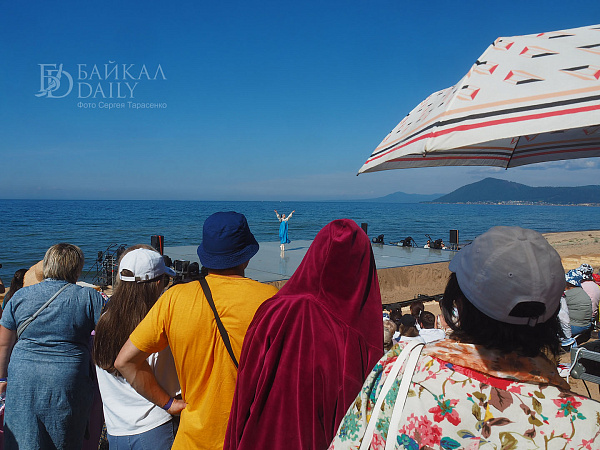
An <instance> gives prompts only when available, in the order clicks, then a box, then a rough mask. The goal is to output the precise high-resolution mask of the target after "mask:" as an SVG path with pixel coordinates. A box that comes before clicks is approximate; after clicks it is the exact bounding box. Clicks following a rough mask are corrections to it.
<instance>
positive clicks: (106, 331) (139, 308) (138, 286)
mask: <svg viewBox="0 0 600 450" xmlns="http://www.w3.org/2000/svg"><path fill="white" fill-rule="evenodd" d="M138 248H145V249H148V250H154V249H153V248H152V247H150V246H147V245H142V244H140V245H134V246H133V247H129V248H128V249H127V250H125V252H123V254H122V255H121V258H123V256H125V255H126V254H127V253H129V252H130V251H132V250H136V249H138ZM162 277H163V276H162V275H161V276H160V277H157V278H155V279H153V280H149V281H144V282H143V283H137V282H135V281H122V280H119V282H118V283H117V284H116V287H115V289H114V293H113V295H112V297H111V298H110V301H109V302H108V303H107V304H106V306H105V311H104V314H102V317H100V320H99V321H98V323H97V324H96V335H95V337H94V346H93V349H92V354H93V357H94V362H95V363H96V365H97V366H98V367H101V368H102V369H104V370H106V371H107V372H109V373H111V374H113V375H120V373H119V371H118V370H117V369H115V366H114V363H115V359H117V355H118V354H119V352H120V351H121V348H122V347H123V345H124V344H125V342H127V339H129V335H130V334H131V333H132V332H133V330H134V329H135V327H137V326H138V324H139V323H140V322H141V321H142V319H143V318H144V317H146V314H148V311H150V308H152V306H153V305H154V303H156V300H158V298H159V297H160V294H161V292H162V287H163V285H162V284H161V283H157V281H158V280H160V279H161V278H162Z"/></svg>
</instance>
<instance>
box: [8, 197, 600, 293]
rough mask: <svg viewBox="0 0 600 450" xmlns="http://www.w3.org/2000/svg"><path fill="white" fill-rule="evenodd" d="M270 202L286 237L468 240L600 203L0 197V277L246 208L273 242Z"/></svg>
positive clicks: (582, 225) (169, 238) (183, 235)
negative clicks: (343, 232) (332, 230)
mask: <svg viewBox="0 0 600 450" xmlns="http://www.w3.org/2000/svg"><path fill="white" fill-rule="evenodd" d="M274 209H277V210H278V211H279V212H280V213H285V214H288V213H289V212H290V211H291V210H292V209H295V210H296V213H295V214H294V216H293V217H292V219H291V220H290V237H291V239H292V240H294V239H313V238H314V237H315V235H316V234H317V232H318V231H319V230H320V229H321V228H322V227H323V226H324V225H326V224H327V223H328V222H330V221H332V220H334V219H339V218H349V219H353V220H354V221H356V222H357V223H358V224H359V225H360V224H361V223H363V222H364V223H367V224H368V231H369V236H370V237H375V236H377V235H379V234H384V235H385V242H386V243H387V242H390V241H398V240H400V239H404V238H405V237H407V236H412V237H413V238H414V239H415V241H416V242H417V244H419V245H424V244H425V242H426V240H427V238H426V237H425V234H429V235H431V237H432V238H434V239H437V238H442V239H444V240H445V241H447V240H448V238H449V230H451V229H458V230H459V233H460V242H466V241H469V240H472V239H473V238H475V237H476V236H477V235H479V234H481V233H482V232H484V231H485V230H487V229H488V228H490V227H492V226H494V225H519V226H522V227H526V228H533V229H534V230H537V231H539V232H542V233H544V232H553V231H577V230H595V229H600V208H598V207H583V206H581V207H580V206H522V205H432V204H390V203H374V202H289V203H287V202H200V201H198V202H195V201H79V200H77V201H69V200H57V201H54V200H0V210H1V211H2V220H1V221H0V239H1V241H0V242H1V245H0V263H1V264H2V265H3V267H2V268H1V269H0V277H1V278H2V279H3V280H4V282H5V283H9V282H10V279H11V278H12V275H13V274H14V272H15V270H17V269H20V268H28V267H30V266H31V265H33V264H35V263H36V262H37V261H39V260H40V259H42V258H43V256H44V253H45V251H46V249H48V247H50V246H51V245H53V244H55V243H57V242H70V243H73V244H76V245H78V246H80V247H81V248H82V249H83V251H84V253H85V255H86V266H85V269H84V273H86V272H87V271H88V270H89V269H90V268H91V267H92V266H93V264H94V262H95V258H96V255H97V254H98V252H99V251H104V250H106V249H107V248H108V247H109V246H111V245H114V244H117V245H119V244H125V245H127V246H129V245H133V244H138V243H147V244H149V243H150V236H151V235H153V234H162V235H164V236H165V245H166V246H178V245H197V244H199V243H200V241H201V238H202V224H203V222H204V220H205V219H206V218H207V217H208V216H209V215H211V214H212V213H214V212H217V211H237V212H241V213H243V214H245V215H246V217H247V219H248V223H249V224H250V228H251V230H252V232H253V233H254V235H255V236H256V239H257V240H258V241H259V242H265V241H277V240H278V230H279V223H278V221H277V219H276V217H275V213H274V212H273V210H274Z"/></svg>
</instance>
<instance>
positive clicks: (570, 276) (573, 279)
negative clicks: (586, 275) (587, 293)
mask: <svg viewBox="0 0 600 450" xmlns="http://www.w3.org/2000/svg"><path fill="white" fill-rule="evenodd" d="M565 280H566V282H567V283H569V284H572V285H573V286H577V287H581V280H583V275H581V272H580V271H579V270H577V269H571V270H569V271H568V272H567V273H566V274H565Z"/></svg>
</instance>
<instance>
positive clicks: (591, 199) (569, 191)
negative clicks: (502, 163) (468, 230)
mask: <svg viewBox="0 0 600 450" xmlns="http://www.w3.org/2000/svg"><path fill="white" fill-rule="evenodd" d="M432 202H433V203H513V202H514V203H547V204H554V205H575V204H599V203H600V186H597V185H592V186H576V187H531V186H527V185H524V184H520V183H515V182H513V181H505V180H499V179H497V178H486V179H484V180H481V181H478V182H476V183H472V184H467V185H466V186H463V187H461V188H458V189H456V190H455V191H453V192H451V193H449V194H446V195H443V196H442V197H439V198H437V199H435V200H433V201H432Z"/></svg>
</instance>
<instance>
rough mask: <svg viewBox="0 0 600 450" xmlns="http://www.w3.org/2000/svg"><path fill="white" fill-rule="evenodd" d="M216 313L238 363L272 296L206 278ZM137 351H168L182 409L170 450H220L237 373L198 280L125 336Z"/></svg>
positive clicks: (231, 280)
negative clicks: (252, 324) (255, 319)
mask: <svg viewBox="0 0 600 450" xmlns="http://www.w3.org/2000/svg"><path fill="white" fill-rule="evenodd" d="M206 281H207V282H208V285H209V287H210V290H211V292H212V296H213V299H214V302H215V305H216V308H217V312H218V313H219V316H220V318H221V321H222V322H223V325H224V326H225V329H226V330H227V334H229V339H230V341H231V346H232V347H233V352H234V354H235V356H236V358H237V360H238V361H239V359H240V354H241V351H242V343H243V340H244V335H245V334H246V330H247V329H248V326H249V325H250V321H251V320H252V317H253V316H254V313H255V312H256V309H257V308H258V307H259V306H260V304H261V303H262V302H264V301H265V300H266V299H268V298H270V297H272V296H273V295H275V294H276V293H277V289H276V288H275V287H274V286H270V285H266V284H262V283H259V282H257V281H254V280H250V279H249V278H238V277H228V276H220V275H213V274H211V275H208V276H207V277H206ZM130 339H131V342H133V344H134V345H135V346H136V347H137V348H138V349H140V350H141V351H144V352H148V353H155V352H158V351H160V350H162V349H163V348H165V347H166V346H167V345H169V346H170V347H171V352H172V353H173V358H174V359H175V367H176V369H177V375H178V377H179V383H180V384H181V391H182V396H183V399H184V400H185V401H186V402H187V407H186V408H185V409H184V410H183V412H182V413H181V423H180V426H179V430H178V432H177V437H176V438H175V443H174V444H173V449H196V448H198V449H215V450H216V449H222V448H223V441H224V439H225V431H226V429H227V420H228V418H229V411H230V409H231V402H232V400H233V392H234V390H235V380H236V377H237V370H236V368H235V366H234V364H233V361H232V360H231V357H230V356H229V353H228V352H227V348H226V347H225V344H224V343H223V339H222V338H221V335H220V333H219V330H218V328H217V324H216V321H215V317H214V314H213V312H212V310H211V309H210V305H209V304H208V301H207V300H206V298H205V297H204V293H203V292H202V287H201V286H200V283H199V282H198V281H194V282H191V283H187V284H181V285H177V286H174V287H172V288H171V289H169V290H168V291H167V292H166V293H165V294H164V295H163V296H162V297H161V298H160V299H158V301H157V302H156V304H155V305H154V306H153V307H152V309H151V310H150V312H149V313H148V315H147V316H146V317H145V318H144V320H142V322H140V324H139V325H138V326H137V328H136V329H135V330H134V331H133V333H132V334H131V336H130Z"/></svg>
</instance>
